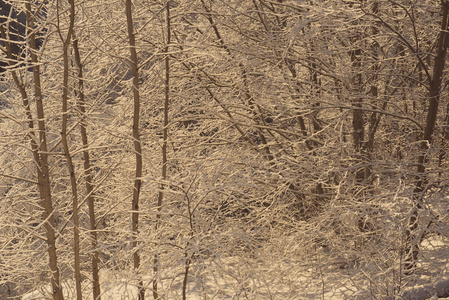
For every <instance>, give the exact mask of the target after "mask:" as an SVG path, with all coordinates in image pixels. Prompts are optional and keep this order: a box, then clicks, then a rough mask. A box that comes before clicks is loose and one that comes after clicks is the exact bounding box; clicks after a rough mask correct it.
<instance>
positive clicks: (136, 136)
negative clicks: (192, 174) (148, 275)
mask: <svg viewBox="0 0 449 300" xmlns="http://www.w3.org/2000/svg"><path fill="white" fill-rule="evenodd" d="M126 22H127V27H128V42H129V50H130V53H131V69H132V72H133V89H132V90H133V95H134V112H133V140H134V152H135V156H136V173H135V178H134V189H133V199H132V231H133V234H134V237H133V242H132V247H133V249H134V254H133V261H134V270H135V271H136V272H137V273H139V269H140V254H139V250H138V248H137V244H138V243H137V238H138V233H139V198H140V188H141V185H142V179H141V178H142V145H141V141H140V132H139V123H140V94H139V70H138V60H137V51H136V40H135V37H134V25H133V17H132V2H131V0H126ZM138 280H139V282H138V288H139V296H138V297H139V298H138V299H139V300H143V299H145V288H144V286H143V282H142V279H141V278H140V276H139V279H138Z"/></svg>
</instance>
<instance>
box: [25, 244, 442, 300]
mask: <svg viewBox="0 0 449 300" xmlns="http://www.w3.org/2000/svg"><path fill="white" fill-rule="evenodd" d="M284 242H287V241H284ZM289 242H290V243H294V242H295V241H293V240H291V241H289ZM275 244H276V245H275ZM278 246H280V247H282V246H285V245H282V243H281V242H280V241H277V243H272V244H271V245H270V246H268V247H266V248H264V249H258V250H255V251H254V252H253V253H252V255H249V256H248V257H227V258H220V259H219V258H212V257H211V258H208V259H204V260H200V259H199V260H196V261H195V262H193V263H192V265H191V268H190V272H189V277H188V288H187V299H192V300H197V299H198V300H199V299H203V300H205V299H208V300H210V299H254V300H256V299H260V300H262V299H280V300H282V299H291V300H294V299H298V300H299V299H406V298H408V296H410V295H411V294H413V293H411V291H412V289H415V290H416V289H420V288H421V289H422V288H423V287H426V289H427V290H428V291H427V292H426V293H427V294H426V296H424V297H423V298H422V299H426V298H429V297H428V296H432V295H433V294H435V293H436V292H435V291H434V290H432V287H434V285H435V284H436V283H438V282H441V281H442V280H444V279H447V278H446V277H445V274H447V273H448V266H449V264H448V255H447V253H449V243H448V241H447V240H445V239H443V238H441V236H431V237H428V238H427V239H425V240H424V241H423V243H422V247H421V255H420V260H419V265H418V271H417V273H416V274H415V275H413V276H410V277H405V276H401V275H400V274H399V272H398V271H397V270H398V268H389V269H388V268H385V266H380V265H378V264H370V262H369V260H367V259H366V257H365V258H364V259H363V260H362V259H359V258H357V257H352V256H351V255H349V254H347V253H331V252H329V251H327V249H325V248H322V249H317V251H315V253H313V254H312V255H310V256H305V255H302V256H298V257H296V258H295V255H294V253H290V254H286V255H285V253H284V255H279V252H278V253H276V252H277V251H274V250H275V248H276V247H278ZM290 246H291V245H290ZM300 246H301V245H300V244H298V245H297V247H300ZM255 254H258V255H256V256H255ZM373 261H374V260H373ZM376 268H377V272H376ZM132 278H133V275H132V274H127V272H125V271H117V270H116V271H113V270H107V269H103V270H102V272H101V281H102V284H101V288H102V299H110V300H118V299H120V300H125V299H126V300H128V299H130V300H131V299H137V288H136V283H137V281H136V280H133V279H132ZM161 278H162V279H161V280H159V288H158V289H159V293H160V295H161V296H162V299H182V282H183V278H184V266H183V265H181V264H180V265H178V266H177V267H173V268H172V269H169V270H165V271H163V272H162V274H161ZM144 279H146V280H144V283H145V284H147V292H146V293H147V297H148V299H152V297H153V296H152V292H151V280H152V278H150V277H147V278H145V277H144ZM45 292H46V291H45V288H43V289H42V290H41V291H37V290H36V291H34V292H31V293H28V294H26V295H24V296H23V298H22V299H23V300H38V299H39V300H41V299H47V298H45V296H43V295H44V294H45ZM74 292H75V288H74V284H73V282H67V281H66V282H64V294H65V299H69V300H71V299H76V297H75V294H74ZM404 293H405V294H404ZM90 294H91V287H90V284H89V283H88V281H87V280H86V281H85V282H83V295H84V297H85V298H86V299H88V298H90V297H91V295H90ZM406 295H408V296H406ZM433 297H436V296H435V295H433ZM418 299H421V298H418ZM432 299H433V298H432Z"/></svg>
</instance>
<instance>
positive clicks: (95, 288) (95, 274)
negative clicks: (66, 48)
mask: <svg viewBox="0 0 449 300" xmlns="http://www.w3.org/2000/svg"><path fill="white" fill-rule="evenodd" d="M73 49H74V52H75V61H76V64H77V67H78V89H79V90H78V94H79V102H78V107H79V110H80V112H81V114H82V119H81V122H80V131H81V140H82V143H83V159H84V177H85V180H86V193H87V206H88V207H89V222H90V234H91V238H92V240H91V246H92V249H93V255H92V295H93V299H94V300H101V296H100V295H101V291H100V274H99V269H98V259H99V258H98V256H99V252H98V249H97V247H98V237H97V222H96V220H95V201H94V200H95V195H94V188H93V184H92V174H91V165H90V155H89V150H88V147H89V142H88V138H87V124H86V101H85V99H84V79H83V78H84V77H83V65H82V64H81V57H80V52H79V48H78V40H77V39H75V40H74V41H73Z"/></svg>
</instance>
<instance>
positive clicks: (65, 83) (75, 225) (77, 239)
mask: <svg viewBox="0 0 449 300" xmlns="http://www.w3.org/2000/svg"><path fill="white" fill-rule="evenodd" d="M69 4H70V25H69V28H68V32H67V36H66V39H65V41H63V60H64V69H63V84H62V129H61V142H62V146H63V149H64V155H65V158H66V161H67V167H68V170H69V174H70V185H71V188H72V205H73V207H72V218H73V245H74V269H75V287H76V299H77V300H82V299H83V294H82V290H81V259H80V229H79V217H78V187H77V183H76V177H75V168H74V166H73V161H72V156H71V154H70V147H69V143H68V141H67V123H68V119H67V114H68V85H69V53H68V52H69V46H70V43H71V39H72V34H73V27H74V24H75V1H74V0H69ZM61 37H62V35H61Z"/></svg>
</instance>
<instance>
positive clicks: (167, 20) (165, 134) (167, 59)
mask: <svg viewBox="0 0 449 300" xmlns="http://www.w3.org/2000/svg"><path fill="white" fill-rule="evenodd" d="M165 11H166V12H165V23H166V24H165V25H166V34H167V40H166V44H165V49H164V52H165V99H164V131H163V141H162V183H161V186H160V190H159V194H158V198H157V211H158V212H157V215H156V224H155V231H156V232H157V231H158V230H159V227H160V226H161V218H162V214H161V211H162V202H163V199H164V190H165V181H166V180H167V141H168V110H169V104H170V55H169V54H168V51H169V49H170V48H169V47H170V43H171V26H170V1H166V2H165ZM153 263H154V267H153V272H154V276H155V278H154V280H153V298H154V299H159V293H158V284H157V280H158V273H159V257H158V255H157V253H156V254H155V255H154V260H153Z"/></svg>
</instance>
